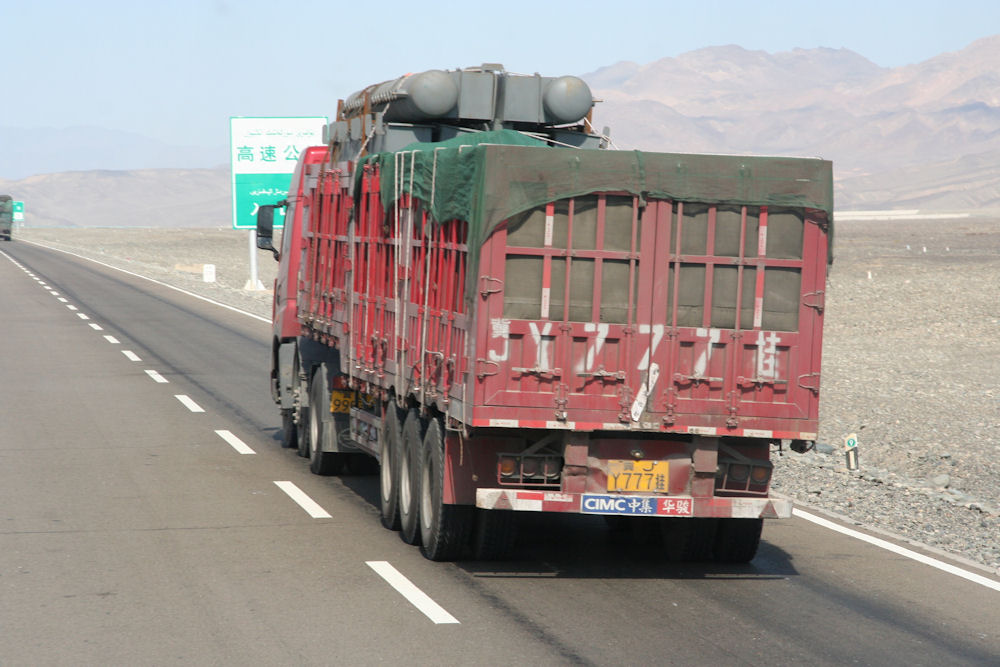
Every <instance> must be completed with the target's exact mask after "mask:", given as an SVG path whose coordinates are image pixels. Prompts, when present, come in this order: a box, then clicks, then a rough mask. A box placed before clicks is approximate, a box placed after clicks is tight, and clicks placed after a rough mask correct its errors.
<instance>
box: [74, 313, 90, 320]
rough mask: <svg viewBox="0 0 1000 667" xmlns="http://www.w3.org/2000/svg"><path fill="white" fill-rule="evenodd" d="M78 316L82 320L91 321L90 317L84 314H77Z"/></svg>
mask: <svg viewBox="0 0 1000 667" xmlns="http://www.w3.org/2000/svg"><path fill="white" fill-rule="evenodd" d="M76 316H77V317H79V318H80V319H81V320H89V319H90V318H89V317H87V316H86V315H84V314H83V313H77V314H76Z"/></svg>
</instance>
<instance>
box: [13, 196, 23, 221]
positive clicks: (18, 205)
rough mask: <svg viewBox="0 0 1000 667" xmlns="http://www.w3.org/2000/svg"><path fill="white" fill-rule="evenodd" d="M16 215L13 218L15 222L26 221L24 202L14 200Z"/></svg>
mask: <svg viewBox="0 0 1000 667" xmlns="http://www.w3.org/2000/svg"><path fill="white" fill-rule="evenodd" d="M13 212H14V215H13V217H12V218H11V219H12V220H13V221H14V222H24V202H23V201H16V202H14V211H13Z"/></svg>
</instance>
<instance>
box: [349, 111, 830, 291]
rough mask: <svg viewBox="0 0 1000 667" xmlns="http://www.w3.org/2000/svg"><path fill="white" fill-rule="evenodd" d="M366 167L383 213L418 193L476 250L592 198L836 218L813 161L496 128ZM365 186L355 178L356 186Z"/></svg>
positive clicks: (825, 173) (824, 167) (822, 165)
mask: <svg viewBox="0 0 1000 667" xmlns="http://www.w3.org/2000/svg"><path fill="white" fill-rule="evenodd" d="M365 164H378V165H380V173H381V182H380V188H381V198H382V204H383V206H384V207H385V209H386V210H389V209H390V207H391V205H392V202H393V200H394V199H395V198H396V197H397V196H398V195H400V194H402V193H404V192H412V194H413V196H414V197H416V198H417V199H419V200H420V201H422V202H423V203H424V208H425V210H427V211H428V212H429V213H430V217H431V218H432V220H434V221H446V220H452V219H459V220H465V221H467V222H468V223H469V238H468V245H469V248H470V249H473V248H478V247H479V246H480V245H481V244H482V242H483V240H485V239H486V238H487V236H488V235H489V234H490V233H491V232H492V230H493V229H494V228H495V227H496V226H497V225H498V224H500V223H501V222H502V221H504V220H506V219H507V218H509V217H511V216H513V215H516V214H518V213H521V212H523V211H526V210H529V209H532V208H535V207H537V206H541V205H543V204H546V203H548V202H551V201H555V200H558V199H565V198H568V197H577V196H581V195H585V194H590V193H595V192H627V193H631V194H633V195H637V196H639V197H643V198H646V197H653V198H659V199H671V200H674V201H684V202H705V203H719V204H739V205H743V204H745V205H751V206H785V207H803V208H812V209H819V210H822V211H825V212H826V213H827V219H828V221H830V222H831V223H832V221H833V168H832V165H831V163H830V162H828V161H826V160H819V159H814V158H791V157H752V156H738V155H702V154H687V153H647V152H642V151H610V150H590V149H575V148H554V147H549V146H547V145H546V144H545V143H544V142H542V141H538V140H536V139H532V138H530V137H527V136H525V135H523V134H521V133H519V132H515V131H513V130H499V131H493V132H480V133H475V134H467V135H460V136H458V137H455V138H454V139H450V140H448V141H443V142H437V143H416V144H411V145H409V146H407V147H406V148H405V149H403V150H402V151H399V152H398V153H376V154H373V155H369V156H367V157H366V158H364V160H363V161H362V162H361V163H360V164H359V165H358V167H359V168H358V169H357V170H356V172H355V174H356V177H360V174H361V172H362V169H361V167H363V166H364V165H365ZM397 177H398V180H397ZM359 183H360V180H356V181H355V186H356V187H357V185H358V184H359ZM469 262H470V266H469V269H470V270H469V272H468V275H469V277H470V279H471V280H475V276H476V275H477V269H478V266H477V265H478V253H476V252H474V251H473V252H470V253H469ZM467 294H468V292H467Z"/></svg>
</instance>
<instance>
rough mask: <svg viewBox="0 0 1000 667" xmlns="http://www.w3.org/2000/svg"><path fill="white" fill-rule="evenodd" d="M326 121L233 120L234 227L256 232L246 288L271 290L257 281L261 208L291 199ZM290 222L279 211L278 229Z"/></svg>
mask: <svg viewBox="0 0 1000 667" xmlns="http://www.w3.org/2000/svg"><path fill="white" fill-rule="evenodd" d="M326 122H327V119H326V118H324V117H295V118H254V117H246V116H237V117H233V118H230V119H229V139H230V156H231V159H232V162H231V165H232V189H233V229H246V230H249V232H250V233H249V237H248V239H247V241H248V246H249V251H250V257H249V268H250V277H249V279H248V280H247V282H246V285H245V286H244V289H246V290H262V289H265V287H264V284H263V283H262V282H261V281H260V280H259V278H258V277H257V220H256V216H257V209H258V208H259V207H260V206H262V205H268V204H276V203H277V202H279V201H281V200H282V199H284V198H285V197H286V195H287V194H288V186H289V184H290V183H291V181H292V173H293V172H294V171H295V165H296V163H297V162H298V159H299V153H301V152H302V149H303V148H306V147H307V146H315V145H317V144H320V143H322V142H323V128H324V127H326ZM284 223H285V218H284V214H283V213H282V212H281V210H280V209H278V210H276V211H275V215H274V228H275V229H281V228H282V227H283V226H284Z"/></svg>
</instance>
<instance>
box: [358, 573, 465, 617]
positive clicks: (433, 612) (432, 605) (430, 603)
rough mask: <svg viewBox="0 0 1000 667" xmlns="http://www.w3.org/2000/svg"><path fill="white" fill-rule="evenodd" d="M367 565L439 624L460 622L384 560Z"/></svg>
mask: <svg viewBox="0 0 1000 667" xmlns="http://www.w3.org/2000/svg"><path fill="white" fill-rule="evenodd" d="M365 565H367V566H368V567H370V568H371V569H373V570H375V571H376V572H377V573H378V575H379V576H380V577H382V578H383V579H385V581H386V582H387V583H388V584H389V585H390V586H392V587H393V588H395V589H396V592H398V593H399V594H400V595H402V596H403V597H404V598H406V599H407V600H409V602H410V604H412V605H413V606H414V607H416V608H417V609H419V610H420V611H421V612H423V614H424V616H426V617H427V618H429V619H431V620H432V621H434V622H435V623H437V624H441V623H458V622H459V621H458V619H457V618H455V617H454V616H452V615H451V614H449V613H448V612H447V611H445V609H444V607H442V606H441V605H439V604H438V603H437V602H435V601H434V600H432V599H431V598H430V596H429V595H427V593H424V592H423V591H422V590H420V589H419V588H417V587H416V586H415V585H414V584H413V582H412V581H410V580H409V579H407V578H406V577H405V576H403V574H402V573H401V572H400V571H399V570H397V569H396V568H394V567H393V566H392V564H390V563H389V562H388V561H384V560H369V561H365Z"/></svg>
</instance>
